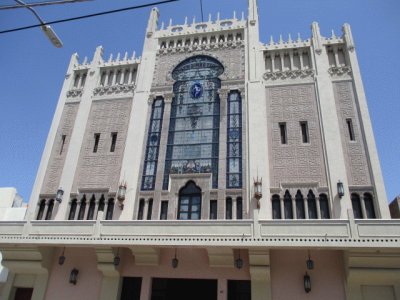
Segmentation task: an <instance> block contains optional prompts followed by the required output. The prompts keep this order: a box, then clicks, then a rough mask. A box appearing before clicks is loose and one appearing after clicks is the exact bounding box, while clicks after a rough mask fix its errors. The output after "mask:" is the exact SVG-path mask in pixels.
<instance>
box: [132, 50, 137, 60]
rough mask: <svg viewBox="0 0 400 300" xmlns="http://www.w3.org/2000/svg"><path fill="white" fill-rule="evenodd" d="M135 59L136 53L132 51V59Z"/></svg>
mask: <svg viewBox="0 0 400 300" xmlns="http://www.w3.org/2000/svg"><path fill="white" fill-rule="evenodd" d="M135 57H136V51H133V53H132V59H135Z"/></svg>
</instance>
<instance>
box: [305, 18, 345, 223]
mask: <svg viewBox="0 0 400 300" xmlns="http://www.w3.org/2000/svg"><path fill="white" fill-rule="evenodd" d="M311 28H312V46H311V49H312V55H313V58H314V59H313V62H314V64H315V66H314V68H315V71H316V75H315V82H316V84H315V88H316V97H317V105H318V110H319V114H320V124H321V126H322V129H321V132H322V139H323V141H322V142H323V145H324V151H325V157H326V164H327V170H328V186H329V191H330V196H331V201H333V202H332V216H331V217H332V218H333V219H345V218H346V217H347V210H348V209H351V201H350V193H349V183H348V180H347V174H346V162H345V158H344V153H343V147H342V140H341V138H342V137H341V134H340V126H339V118H338V115H337V110H336V104H335V97H334V93H333V85H332V81H331V78H330V77H329V73H328V69H329V61H328V53H327V50H326V48H325V47H323V46H322V44H321V35H320V31H319V26H318V23H316V22H314V23H313V24H312V27H311ZM339 181H341V182H343V186H344V189H345V193H344V196H343V197H342V198H340V197H339V195H338V191H337V183H338V182H339Z"/></svg>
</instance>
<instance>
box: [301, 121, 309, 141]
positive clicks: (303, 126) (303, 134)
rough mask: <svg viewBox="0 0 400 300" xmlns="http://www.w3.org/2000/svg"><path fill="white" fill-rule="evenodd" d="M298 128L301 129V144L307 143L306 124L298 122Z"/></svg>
mask: <svg viewBox="0 0 400 300" xmlns="http://www.w3.org/2000/svg"><path fill="white" fill-rule="evenodd" d="M300 127H301V137H302V140H303V143H309V142H310V138H309V136H308V124H307V122H300Z"/></svg>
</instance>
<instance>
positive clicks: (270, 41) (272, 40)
mask: <svg viewBox="0 0 400 300" xmlns="http://www.w3.org/2000/svg"><path fill="white" fill-rule="evenodd" d="M274 44H275V42H274V37H273V36H272V35H271V37H270V39H269V45H270V46H272V45H274Z"/></svg>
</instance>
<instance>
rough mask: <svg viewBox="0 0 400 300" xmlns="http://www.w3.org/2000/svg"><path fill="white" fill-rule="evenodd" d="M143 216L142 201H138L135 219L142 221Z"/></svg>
mask: <svg viewBox="0 0 400 300" xmlns="http://www.w3.org/2000/svg"><path fill="white" fill-rule="evenodd" d="M143 214H144V199H140V200H139V210H138V216H137V219H138V220H143Z"/></svg>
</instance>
